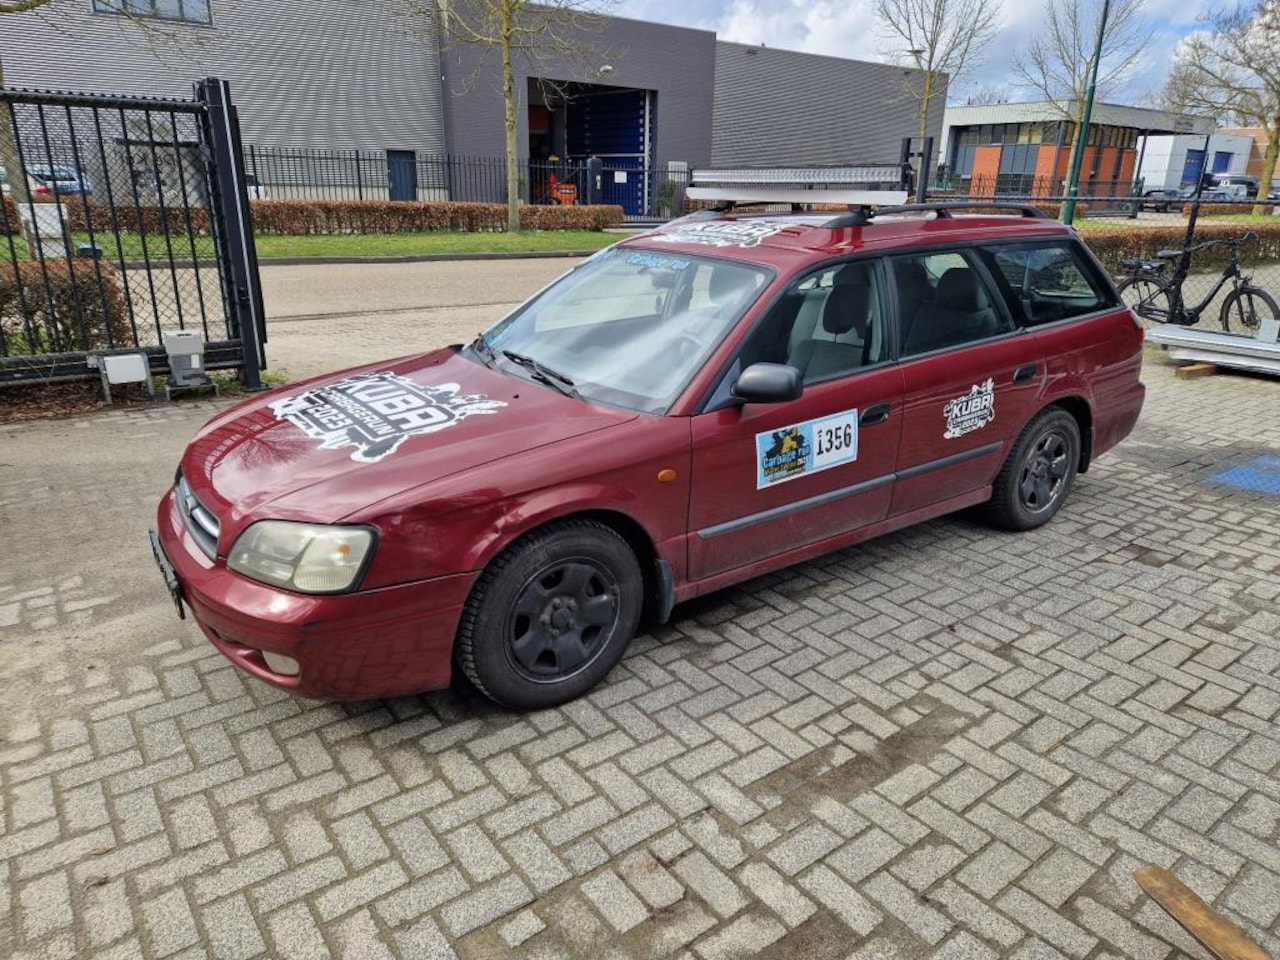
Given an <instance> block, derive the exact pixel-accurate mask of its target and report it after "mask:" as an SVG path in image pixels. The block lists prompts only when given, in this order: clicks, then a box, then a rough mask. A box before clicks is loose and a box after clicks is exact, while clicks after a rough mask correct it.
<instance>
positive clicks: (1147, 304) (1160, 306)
mask: <svg viewBox="0 0 1280 960" xmlns="http://www.w3.org/2000/svg"><path fill="white" fill-rule="evenodd" d="M1116 291H1117V292H1118V293H1119V294H1120V299H1121V300H1123V301H1124V305H1125V306H1126V307H1128V308H1129V309H1131V310H1132V311H1133V312H1134V313H1135V314H1137V316H1138V320H1139V321H1141V323H1142V325H1143V326H1144V327H1154V326H1155V325H1156V324H1160V323H1168V322H1169V317H1170V316H1171V315H1172V312H1173V301H1172V299H1171V298H1170V296H1169V291H1168V290H1166V289H1165V288H1164V287H1163V286H1161V285H1160V283H1159V282H1158V281H1156V280H1153V279H1151V278H1150V277H1125V278H1124V279H1123V280H1121V281H1120V282H1119V283H1117V284H1116Z"/></svg>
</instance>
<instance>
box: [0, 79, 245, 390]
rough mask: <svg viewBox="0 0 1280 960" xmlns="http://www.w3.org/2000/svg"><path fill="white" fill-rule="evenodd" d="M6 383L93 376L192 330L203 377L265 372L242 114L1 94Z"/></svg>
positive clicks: (213, 97)
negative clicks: (101, 366)
mask: <svg viewBox="0 0 1280 960" xmlns="http://www.w3.org/2000/svg"><path fill="white" fill-rule="evenodd" d="M0 171H2V173H0V180H2V181H3V191H4V193H3V198H2V199H0V386H4V385H11V384H14V383H32V382H37V381H52V380H68V379H78V378H82V377H96V376H97V375H98V374H97V372H96V370H95V369H94V367H95V366H96V363H97V361H96V358H97V357H98V356H99V355H102V354H113V353H128V352H132V353H137V352H140V351H141V352H145V353H146V355H147V359H148V363H149V365H150V368H151V371H152V372H153V373H167V372H168V357H167V355H166V352H165V348H164V337H165V335H166V334H168V333H171V332H174V331H188V332H192V331H194V332H199V333H200V334H202V335H203V337H204V341H205V365H206V366H207V367H208V368H210V369H237V368H238V369H242V370H243V371H244V373H243V376H244V381H245V384H246V386H248V387H249V388H255V387H258V386H259V385H260V376H259V374H260V372H261V370H262V369H264V368H265V366H266V357H265V354H264V351H263V343H264V341H265V340H266V327H265V320H264V311H263V307H262V292H261V287H260V285H259V281H258V262H257V254H256V252H255V249H254V244H253V228H252V222H251V217H250V210H249V199H248V193H247V191H246V187H245V178H244V168H243V160H242V153H241V144H240V131H239V121H238V118H237V116H236V111H235V107H234V106H232V104H231V102H230V98H229V95H228V88H227V84H226V82H225V81H221V80H216V79H207V80H203V81H201V82H199V83H198V84H197V85H196V89H195V98H194V99H193V100H162V99H152V98H143V97H126V96H103V95H96V94H67V93H54V92H46V91H31V90H5V89H0Z"/></svg>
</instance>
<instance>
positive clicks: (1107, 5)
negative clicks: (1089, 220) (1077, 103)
mask: <svg viewBox="0 0 1280 960" xmlns="http://www.w3.org/2000/svg"><path fill="white" fill-rule="evenodd" d="M1110 12H1111V0H1102V16H1101V18H1100V19H1099V20H1098V39H1097V41H1096V42H1095V43H1094V45H1093V62H1092V63H1090V64H1089V88H1088V90H1087V91H1086V92H1085V96H1084V114H1083V115H1082V116H1081V117H1080V129H1079V130H1078V131H1076V148H1075V150H1073V151H1072V153H1071V171H1070V172H1069V173H1068V174H1067V200H1066V203H1064V204H1063V205H1062V222H1063V223H1065V224H1067V225H1068V226H1069V225H1070V224H1071V222H1072V221H1073V220H1075V218H1076V197H1077V196H1078V195H1079V193H1080V168H1081V166H1083V164H1084V148H1085V144H1086V143H1087V142H1088V140H1089V121H1090V120H1091V119H1092V118H1093V95H1094V92H1095V91H1096V89H1097V86H1098V62H1099V61H1100V60H1101V59H1102V41H1103V40H1104V39H1105V38H1106V34H1107V16H1108V14H1110Z"/></svg>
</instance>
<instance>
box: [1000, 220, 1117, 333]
mask: <svg viewBox="0 0 1280 960" xmlns="http://www.w3.org/2000/svg"><path fill="white" fill-rule="evenodd" d="M982 256H983V258H984V259H986V261H987V266H988V267H989V268H990V270H991V273H992V274H993V275H994V276H995V278H996V281H997V283H998V285H999V286H1000V287H1001V288H1002V289H1001V293H1002V294H1003V295H1004V297H1005V300H1006V302H1007V303H1008V305H1009V311H1010V313H1012V314H1013V315H1014V316H1017V317H1022V318H1023V322H1024V323H1025V324H1026V325H1028V326H1038V325H1040V324H1044V323H1054V322H1056V321H1058V320H1068V319H1070V318H1071V317H1079V316H1083V315H1084V314H1087V313H1094V312H1096V311H1098V310H1105V309H1107V308H1108V307H1113V306H1115V297H1113V296H1112V294H1111V293H1110V291H1108V290H1107V288H1106V286H1105V284H1103V283H1102V281H1101V278H1099V277H1098V275H1097V271H1096V270H1095V269H1093V268H1092V267H1091V265H1090V264H1089V263H1088V262H1087V261H1086V260H1085V258H1084V257H1083V256H1082V254H1081V253H1080V251H1079V250H1077V249H1076V247H1075V244H1074V243H1072V242H1071V241H1069V240H1060V241H1059V240H1054V241H1049V242H1042V243H1016V244H1008V245H1001V246H993V247H985V248H983V249H982Z"/></svg>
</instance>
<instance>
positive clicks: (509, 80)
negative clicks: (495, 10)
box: [502, 3, 520, 233]
mask: <svg viewBox="0 0 1280 960" xmlns="http://www.w3.org/2000/svg"><path fill="white" fill-rule="evenodd" d="M512 16H513V13H512V4H510V3H504V4H503V5H502V101H503V107H504V110H505V117H504V119H505V120H506V127H507V131H506V132H507V143H506V151H507V230H508V231H509V232H511V233H519V232H520V157H519V155H518V154H519V141H518V139H517V137H516V131H517V127H516V78H515V71H514V69H513V68H512V64H511V28H512Z"/></svg>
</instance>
